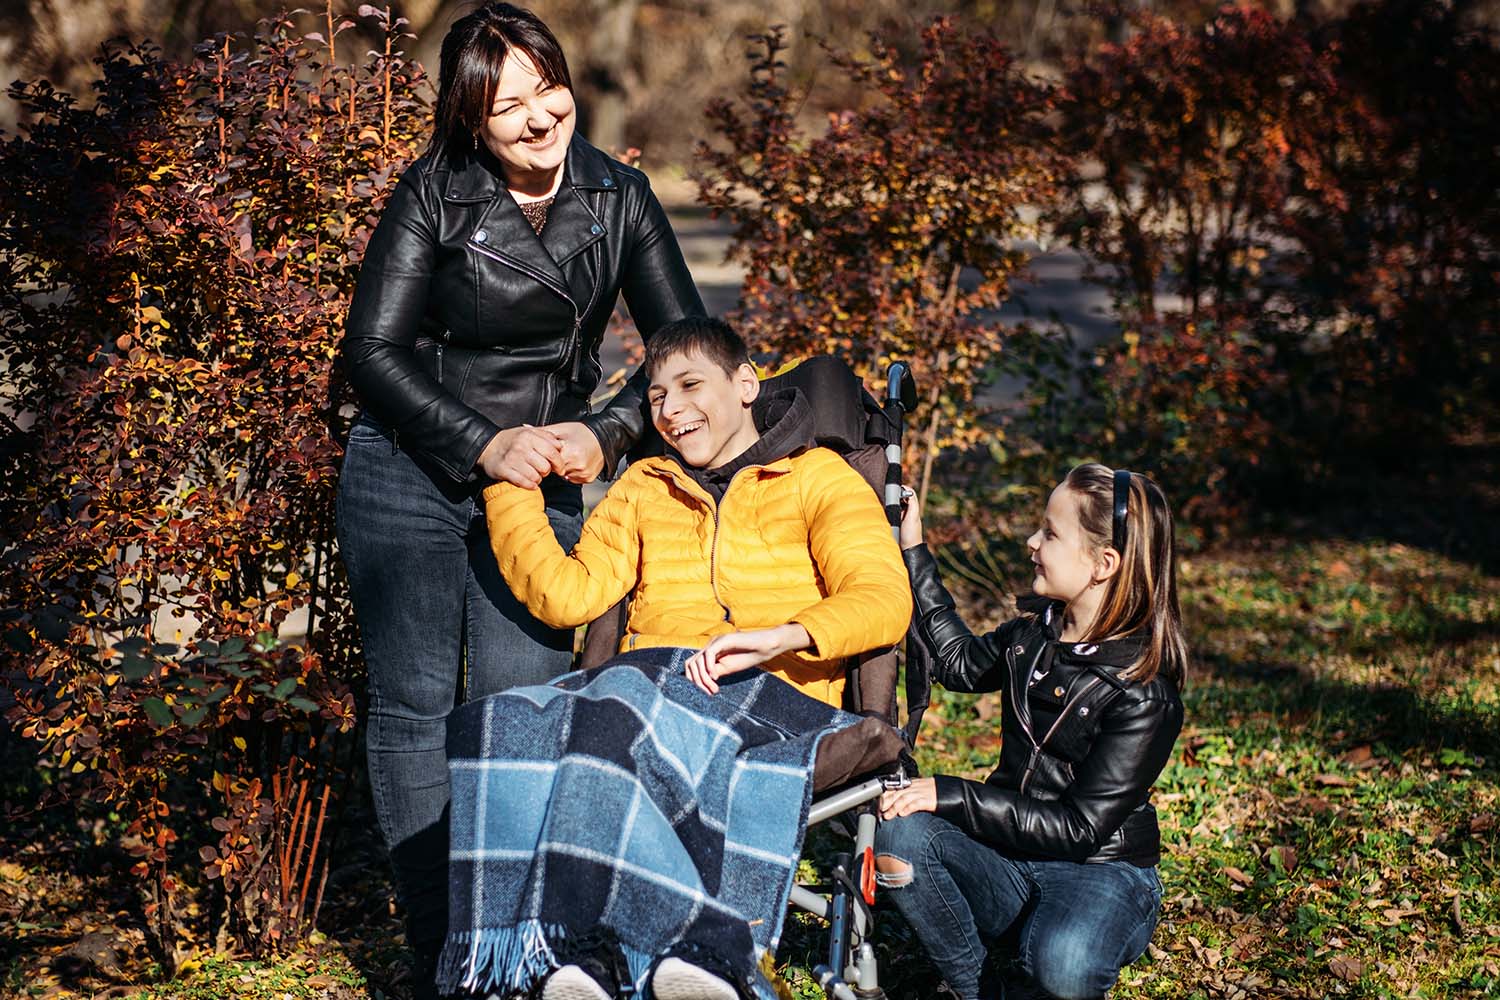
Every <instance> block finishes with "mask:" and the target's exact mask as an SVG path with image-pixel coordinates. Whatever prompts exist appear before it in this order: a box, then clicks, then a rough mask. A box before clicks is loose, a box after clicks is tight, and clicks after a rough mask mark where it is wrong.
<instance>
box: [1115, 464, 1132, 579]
mask: <svg viewBox="0 0 1500 1000" xmlns="http://www.w3.org/2000/svg"><path fill="white" fill-rule="evenodd" d="M1129 513H1130V470H1129V469H1116V470H1115V527H1114V542H1115V551H1116V552H1118V553H1120V556H1121V558H1124V556H1125V515H1127V514H1129Z"/></svg>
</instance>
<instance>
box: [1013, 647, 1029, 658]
mask: <svg viewBox="0 0 1500 1000" xmlns="http://www.w3.org/2000/svg"><path fill="white" fill-rule="evenodd" d="M1024 652H1026V647H1025V646H1020V645H1018V646H1016V649H1015V653H1016V655H1017V656H1020V655H1021V654H1022V653H1024Z"/></svg>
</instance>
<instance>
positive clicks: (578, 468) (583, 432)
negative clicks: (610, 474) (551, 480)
mask: <svg viewBox="0 0 1500 1000" xmlns="http://www.w3.org/2000/svg"><path fill="white" fill-rule="evenodd" d="M543 429H544V430H546V431H547V432H548V433H550V434H551V435H552V436H553V437H554V438H555V439H556V440H557V444H558V448H559V449H560V452H561V456H562V457H561V458H560V459H559V460H558V461H555V462H553V464H552V471H553V472H556V473H557V474H558V475H559V476H562V477H564V478H566V479H567V480H568V481H569V482H572V483H580V484H582V483H592V482H593V481H594V480H596V479H598V478H599V473H601V472H603V471H604V449H603V448H601V447H599V439H598V438H597V437H595V436H594V432H593V431H591V430H589V429H588V427H587V426H585V425H584V424H581V423H579V422H578V421H576V420H574V421H570V422H568V423H561V424H548V425H547V426H546V427H545V428H543Z"/></svg>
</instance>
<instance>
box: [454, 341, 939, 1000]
mask: <svg viewBox="0 0 1500 1000" xmlns="http://www.w3.org/2000/svg"><path fill="white" fill-rule="evenodd" d="M644 364H645V367H646V370H647V372H648V374H649V375H650V389H649V394H648V400H649V403H650V408H651V419H652V423H653V425H654V426H655V427H656V429H657V431H658V432H659V433H660V435H661V438H662V440H663V442H664V444H665V450H666V453H665V454H664V455H662V456H660V457H655V458H647V459H643V460H641V461H638V462H636V463H635V464H633V465H632V466H630V468H629V469H628V470H627V471H626V472H625V473H624V474H623V475H622V476H621V478H620V479H619V481H618V482H616V483H615V484H614V486H613V487H612V488H611V489H610V490H609V492H608V494H607V495H606V496H605V498H604V499H603V501H601V502H600V504H599V505H598V507H596V508H595V510H594V511H593V512H592V513H591V514H590V516H589V518H588V520H587V522H586V523H585V524H584V527H583V533H582V537H581V539H580V541H579V542H578V544H577V545H576V546H575V547H574V549H573V551H572V552H571V553H565V552H563V551H562V549H561V547H560V546H559V545H558V544H557V542H556V539H555V537H554V535H553V533H552V530H551V528H550V526H549V524H548V520H547V516H546V513H545V510H544V508H543V503H542V498H541V494H540V493H538V492H537V491H533V490H526V489H522V488H519V487H515V486H511V485H509V484H496V485H494V486H491V487H489V488H488V489H486V490H485V493H484V500H485V512H486V518H487V521H488V525H489V532H490V541H491V546H492V548H493V550H494V553H495V557H496V561H497V563H498V565H499V568H500V570H501V572H502V574H503V575H504V577H505V580H506V583H507V584H508V585H509V586H510V587H511V589H512V591H513V592H514V593H515V595H516V597H517V598H518V599H519V600H521V601H522V602H523V603H525V604H526V606H527V607H528V608H529V609H530V610H531V612H532V614H534V615H535V616H536V617H537V618H538V619H539V620H541V621H542V622H544V623H546V624H548V625H551V626H553V627H563V628H570V627H576V626H578V625H582V624H585V623H588V622H591V621H593V620H594V619H596V618H598V617H599V616H600V615H601V614H603V613H604V612H606V611H608V610H609V609H611V608H612V607H613V606H614V605H615V604H616V603H617V602H619V601H620V600H621V599H622V598H624V597H627V596H628V597H629V598H630V603H629V615H628V619H627V622H626V626H625V630H624V636H623V638H622V639H621V641H620V651H621V652H622V653H627V654H631V655H634V654H632V653H631V651H637V650H651V649H653V648H656V647H676V648H691V649H695V650H697V651H696V652H695V653H693V654H692V655H691V656H688V657H686V659H685V662H683V661H681V660H680V658H679V660H677V661H674V662H683V669H685V671H686V674H687V677H688V678H689V679H690V680H691V681H692V682H693V684H695V685H697V687H698V688H699V689H701V692H703V693H706V694H707V695H708V696H713V697H712V698H711V699H710V700H717V699H718V698H721V697H725V696H727V695H728V692H725V694H724V695H720V683H721V680H724V679H726V678H729V675H733V674H738V673H740V672H742V671H746V670H748V669H749V668H752V667H759V668H760V669H761V670H762V671H764V672H765V673H766V674H769V675H772V676H774V677H776V678H778V679H780V680H781V681H784V682H786V684H789V685H791V686H792V687H793V688H795V689H796V690H797V691H799V692H801V693H802V694H803V695H805V696H808V697H810V698H812V699H816V700H817V701H818V702H822V703H824V704H825V705H829V706H835V707H836V706H838V705H839V704H840V702H841V699H842V689H843V686H844V676H845V664H846V661H848V660H849V658H851V657H855V656H858V655H859V654H861V653H865V652H868V651H870V650H875V649H879V648H882V647H887V646H891V645H893V644H894V643H896V642H897V641H898V640H899V639H900V638H901V637H902V636H903V635H904V634H905V632H906V628H907V624H908V622H909V620H910V618H911V608H912V602H911V593H910V588H909V586H908V584H907V579H906V573H905V568H904V566H903V563H902V561H901V556H900V552H899V550H898V548H897V546H896V544H895V541H894V540H893V538H892V536H891V531H890V528H889V526H888V524H887V521H886V518H885V515H884V511H883V509H882V507H881V504H880V501H879V499H878V498H877V497H876V495H875V493H874V492H873V491H872V490H871V488H870V486H869V485H868V484H867V483H866V481H865V480H864V479H863V478H862V477H861V476H860V475H859V474H858V473H857V472H855V471H854V469H852V468H851V467H850V466H849V465H848V464H847V463H846V462H845V460H844V459H843V458H841V457H840V456H839V455H838V454H836V453H835V452H833V451H830V450H828V449H826V448H822V447H818V446H817V445H816V443H815V441H814V439H813V415H812V409H811V406H810V404H809V400H808V399H807V398H806V397H805V396H803V394H802V393H801V391H800V390H797V389H793V388H787V389H779V390H771V391H766V392H763V391H762V386H761V384H760V382H759V380H758V379H757V377H756V374H755V370H754V368H753V367H752V366H751V365H750V363H749V357H748V352H747V351H746V348H745V344H744V341H743V340H742V339H741V338H740V337H739V336H738V335H737V334H736V333H735V332H734V331H733V330H732V329H731V328H730V327H729V326H728V325H726V324H724V323H722V322H720V321H717V320H712V319H703V318H691V319H686V320H681V321H679V322H676V323H673V324H669V325H668V326H665V327H663V328H662V329H660V330H658V331H657V333H656V334H655V335H654V336H653V337H652V339H651V341H650V342H649V343H648V345H647V350H646V357H645V362H644ZM612 669H621V668H612ZM624 669H627V670H628V669H630V668H628V667H626V668H624ZM606 672H607V671H606ZM739 680H741V678H729V680H727V681H725V683H729V682H730V681H735V682H738V681H739ZM684 686H685V685H684ZM735 686H736V688H743V687H745V685H743V684H739V683H736V685H735ZM687 690H688V691H692V690H693V689H691V688H687ZM703 696H704V695H703V694H697V695H695V697H697V698H699V699H702V698H703ZM496 697H503V696H496ZM538 697H539V698H541V699H545V698H546V697H547V695H546V694H545V693H544V694H542V695H540V696H538ZM791 697H792V698H795V697H796V696H791ZM602 700H605V701H607V700H608V699H602ZM527 707H529V706H527ZM461 711H471V714H472V710H467V709H466V710H461ZM630 712H635V713H636V714H640V709H639V707H634V706H633V707H632V708H631V709H630ZM737 717H738V714H737V711H736V712H731V713H730V718H731V719H733V718H737ZM618 718H619V719H620V721H619V722H618V723H607V724H600V723H597V722H596V723H595V725H596V726H597V727H598V728H600V729H604V728H608V726H609V725H615V726H617V727H645V728H649V727H650V726H651V725H652V724H653V723H652V722H650V721H645V722H637V720H636V717H635V715H631V714H629V713H628V712H622V713H620V715H619V716H618ZM653 718H654V716H653ZM527 724H528V725H530V723H527ZM569 724H571V723H569ZM712 726H713V723H712V722H710V723H707V724H706V727H710V728H711V727H712ZM677 728H678V729H679V730H680V729H681V728H682V727H681V726H678V727H677ZM649 735H650V734H644V735H642V736H641V739H646V738H648V737H649ZM630 738H632V739H634V738H635V737H634V735H633V734H632V736H631V737H630ZM892 739H894V740H895V741H896V743H897V744H899V738H898V737H894V736H892ZM453 747H454V741H453V737H452V728H451V724H450V756H451V755H452V753H453ZM539 787H541V786H539ZM546 787H547V789H548V790H547V791H544V792H542V793H539V794H543V795H553V796H555V795H557V794H558V793H557V792H556V791H555V790H552V789H551V786H546ZM454 790H455V809H459V808H463V806H462V805H461V804H460V802H459V799H458V795H459V785H457V784H455V786H454ZM501 794H502V795H503V794H505V793H501ZM575 794H576V793H575ZM498 804H499V805H500V806H502V807H504V806H506V805H508V804H509V803H506V802H503V801H502V802H500V803H498ZM752 805H753V804H752ZM518 808H533V806H532V805H527V806H524V807H520V806H518ZM630 809H631V810H632V811H634V809H635V807H634V806H632V807H630ZM742 809H743V807H742ZM741 815H742V813H741ZM593 822H594V823H596V824H597V825H599V826H602V827H609V826H611V825H618V822H617V818H616V817H614V816H613V815H612V814H611V813H610V811H609V809H608V808H607V807H605V806H600V807H599V808H598V809H597V810H596V811H595V813H594V818H593ZM455 829H457V827H455ZM456 845H457V842H455V850H457V846H456ZM456 856H457V854H455V857H456ZM541 867H542V868H543V870H545V871H547V872H549V874H548V876H547V877H549V878H552V877H556V878H559V879H562V878H566V877H567V876H566V875H564V874H557V875H553V874H550V873H552V872H554V871H555V872H559V873H560V872H561V871H562V868H561V867H559V868H558V869H551V868H546V867H545V865H542V866H541ZM658 875H659V873H658ZM470 881H475V882H482V881H483V878H482V877H477V876H476V877H474V878H471V879H470ZM658 881H660V879H659V877H658ZM729 881H730V879H729V877H728V875H726V876H725V882H726V883H728V882H729ZM457 891H458V890H456V892H457ZM620 891H621V892H622V893H623V892H625V891H627V890H620ZM610 892H611V894H612V895H613V894H614V893H615V884H613V883H612V887H611V890H610ZM783 899H784V897H783ZM710 908H711V904H710ZM757 922H758V921H757ZM608 929H609V930H610V931H612V932H613V931H618V930H619V928H608ZM762 930H764V928H762ZM453 940H454V939H453V937H452V936H451V935H450V943H452V942H453ZM687 943H688V944H689V945H691V942H687ZM763 943H764V942H762V944H763ZM662 944H671V942H662ZM547 945H548V946H549V947H550V950H551V951H552V953H553V954H552V955H551V957H550V958H549V960H548V961H547V963H546V967H547V969H548V971H547V972H546V973H545V974H544V975H545V978H544V979H543V981H542V984H541V996H542V997H543V998H544V1000H607V998H609V997H611V996H613V995H616V992H617V991H618V990H620V989H622V988H624V987H625V986H626V983H627V980H629V981H638V980H640V979H644V981H645V986H646V989H647V991H648V995H654V996H655V997H657V998H659V1000H699V998H702V1000H733V998H735V997H740V996H744V995H746V994H747V993H748V992H749V991H750V979H751V978H753V976H752V975H747V974H746V970H745V969H744V968H743V967H742V966H743V964H744V956H738V958H737V959H736V958H731V956H726V955H723V954H718V955H715V954H711V953H709V950H705V949H702V948H697V949H695V948H693V947H687V948H682V947H674V948H673V949H672V950H671V951H668V952H658V953H657V956H656V958H655V961H654V964H653V965H652V967H651V969H650V971H649V972H648V973H638V970H634V969H632V971H630V972H629V973H626V972H625V971H624V970H622V969H621V968H620V967H619V965H618V964H616V965H615V966H614V968H613V969H611V968H609V967H608V965H609V963H607V962H606V963H601V962H600V961H598V960H597V957H596V956H595V957H593V958H590V957H585V956H581V954H580V952H579V951H578V950H577V949H575V948H571V947H568V942H565V941H561V940H554V939H553V938H552V937H551V936H549V938H548V941H547ZM452 950H454V951H459V950H461V949H457V948H455V949H452ZM533 951H535V949H533ZM573 956H579V957H576V958H575V957H573ZM633 957H635V958H636V959H637V960H638V959H639V956H633ZM469 962H470V964H469V966H468V968H469V970H470V975H472V973H473V968H474V966H473V960H472V958H471V959H470V960H469ZM637 964H638V962H637ZM532 969H533V971H534V970H535V965H533V966H532ZM523 971H524V970H523ZM491 981H492V982H508V983H510V984H512V985H514V984H516V983H521V982H527V981H533V982H534V981H535V980H534V976H533V975H531V974H530V973H527V974H524V975H516V974H515V970H514V969H512V970H511V971H510V973H509V976H508V978H507V976H503V975H497V976H495V977H494V978H493V979H492V980H491Z"/></svg>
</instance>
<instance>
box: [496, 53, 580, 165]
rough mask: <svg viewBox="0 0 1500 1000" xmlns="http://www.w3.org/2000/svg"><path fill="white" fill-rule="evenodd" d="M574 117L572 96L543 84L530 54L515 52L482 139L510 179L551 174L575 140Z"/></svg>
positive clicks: (505, 69) (507, 62)
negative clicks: (570, 143)
mask: <svg viewBox="0 0 1500 1000" xmlns="http://www.w3.org/2000/svg"><path fill="white" fill-rule="evenodd" d="M573 111H574V108H573V92H572V91H571V90H569V89H568V88H567V87H556V86H553V85H551V84H549V83H548V82H547V81H546V80H543V79H542V76H541V74H540V73H538V72H537V71H536V67H535V66H534V65H532V62H531V59H530V58H529V57H528V56H527V55H526V53H524V52H522V51H520V50H519V49H512V50H511V52H510V55H508V56H506V57H505V62H504V64H503V65H502V66H501V67H500V82H499V84H498V85H497V86H496V88H495V103H494V104H493V105H491V106H490V117H489V118H488V119H487V120H486V121H485V123H484V128H483V130H482V131H481V138H482V139H483V140H484V144H485V146H487V147H488V148H489V151H490V152H491V153H494V154H495V158H496V159H497V160H499V161H500V164H501V166H502V167H503V168H504V170H505V174H506V178H507V179H509V180H521V179H525V178H530V177H535V176H537V175H538V174H543V175H546V174H551V173H552V172H553V171H555V170H557V169H558V168H559V167H561V166H562V163H563V158H564V157H566V156H567V153H568V143H569V142H571V141H572V139H573V126H574V124H575V122H574V117H573Z"/></svg>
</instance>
